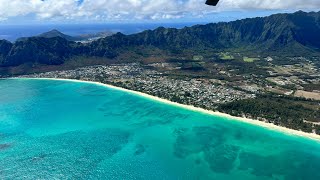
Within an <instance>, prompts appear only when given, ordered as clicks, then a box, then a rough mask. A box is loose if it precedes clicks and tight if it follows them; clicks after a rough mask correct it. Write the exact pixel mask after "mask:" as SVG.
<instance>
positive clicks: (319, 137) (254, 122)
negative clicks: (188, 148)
mask: <svg viewBox="0 0 320 180" xmlns="http://www.w3.org/2000/svg"><path fill="white" fill-rule="evenodd" d="M4 79H31V80H55V81H68V82H76V83H87V84H94V85H99V86H104V87H107V88H111V89H116V90H119V91H123V92H127V93H130V94H133V95H138V96H141V97H144V98H147V99H151V100H154V101H158V102H161V103H164V104H168V105H172V106H176V107H180V108H184V109H187V110H191V111H194V112H198V113H204V114H207V115H211V116H219V117H224V118H227V119H229V120H234V121H241V122H244V123H247V124H251V125H255V126H260V127H264V128H267V129H270V130H275V131H279V132H283V133H285V134H287V135H294V136H300V137H305V138H308V139H312V140H316V141H318V142H320V135H317V134H315V133H307V132H303V131H298V130H294V129H289V128H286V127H283V126H277V125H275V124H273V123H266V122H263V121H259V120H254V119H249V118H245V117H237V116H232V115H229V114H226V113H222V112H218V111H211V110H206V109H203V108H199V107H194V106H192V105H185V104H180V103H177V102H173V101H169V100H167V99H163V98H159V97H156V96H152V95H149V94H146V93H142V92H139V91H133V90H129V89H125V88H122V87H117V86H113V85H109V84H104V83H100V82H94V81H85V80H76V79H62V78H4Z"/></svg>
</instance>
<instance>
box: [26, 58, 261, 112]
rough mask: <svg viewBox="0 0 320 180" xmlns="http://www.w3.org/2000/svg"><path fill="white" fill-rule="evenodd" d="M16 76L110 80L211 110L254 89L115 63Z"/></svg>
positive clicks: (134, 64) (126, 86)
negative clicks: (172, 75) (239, 88)
mask: <svg viewBox="0 0 320 180" xmlns="http://www.w3.org/2000/svg"><path fill="white" fill-rule="evenodd" d="M20 77H32V78H63V79H78V80H85V81H94V82H101V83H105V84H112V85H115V86H119V87H123V88H126V89H130V90H135V91H139V92H143V93H147V94H150V95H154V96H157V97H160V98H164V99H168V100H171V101H174V102H179V103H182V104H186V105H193V106H196V107H202V108H205V109H211V110H214V109H215V108H216V105H217V104H221V103H227V102H232V101H235V100H240V99H249V98H254V97H255V94H254V93H247V92H244V91H240V90H235V89H234V88H232V87H228V86H225V85H222V84H219V83H217V82H216V80H215V79H212V80H210V79H200V78H199V79H173V78H170V77H168V76H166V75H164V74H162V73H161V72H158V71H156V70H151V69H147V68H144V67H143V66H142V65H140V64H137V63H133V64H116V65H110V66H90V67H84V68H78V69H75V70H66V71H53V72H46V73H39V74H32V75H24V76H20Z"/></svg>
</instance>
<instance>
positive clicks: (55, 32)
mask: <svg viewBox="0 0 320 180" xmlns="http://www.w3.org/2000/svg"><path fill="white" fill-rule="evenodd" d="M112 34H113V33H112V32H98V33H93V34H81V35H79V36H69V35H66V34H63V33H62V32H60V31H58V30H56V29H53V30H51V31H49V32H45V33H42V34H40V35H37V36H34V37H43V38H54V37H61V38H64V39H66V40H68V41H92V40H95V39H98V38H104V37H107V36H110V35H112ZM28 38H30V37H22V38H19V39H17V41H25V40H27V39H28Z"/></svg>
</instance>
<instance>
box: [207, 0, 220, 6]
mask: <svg viewBox="0 0 320 180" xmlns="http://www.w3.org/2000/svg"><path fill="white" fill-rule="evenodd" d="M218 2H219V0H207V2H206V4H207V5H209V6H216V5H217V4H218Z"/></svg>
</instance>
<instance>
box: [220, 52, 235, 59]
mask: <svg viewBox="0 0 320 180" xmlns="http://www.w3.org/2000/svg"><path fill="white" fill-rule="evenodd" d="M219 57H220V59H222V60H233V59H234V57H233V56H232V55H231V54H229V53H220V54H219Z"/></svg>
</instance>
